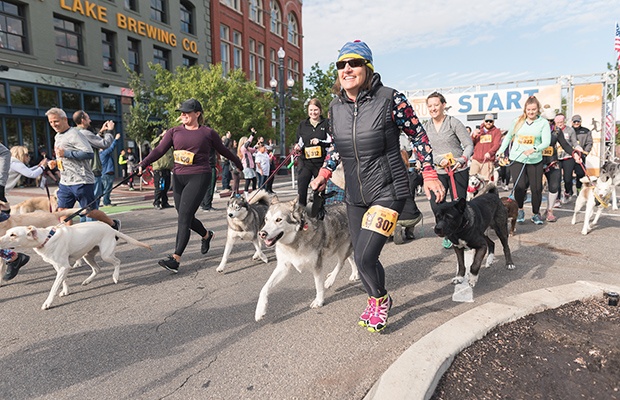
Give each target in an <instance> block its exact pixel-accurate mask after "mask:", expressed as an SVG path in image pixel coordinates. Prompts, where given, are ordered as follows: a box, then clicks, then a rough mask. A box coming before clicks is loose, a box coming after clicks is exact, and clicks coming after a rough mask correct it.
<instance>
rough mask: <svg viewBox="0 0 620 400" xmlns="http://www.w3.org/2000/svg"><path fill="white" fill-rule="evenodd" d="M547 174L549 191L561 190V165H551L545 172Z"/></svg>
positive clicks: (556, 191)
mask: <svg viewBox="0 0 620 400" xmlns="http://www.w3.org/2000/svg"><path fill="white" fill-rule="evenodd" d="M545 176H546V177H547V186H548V187H549V193H558V192H559V191H560V184H561V183H562V170H561V169H560V167H559V166H558V167H557V168H555V167H551V168H550V169H549V171H547V172H545Z"/></svg>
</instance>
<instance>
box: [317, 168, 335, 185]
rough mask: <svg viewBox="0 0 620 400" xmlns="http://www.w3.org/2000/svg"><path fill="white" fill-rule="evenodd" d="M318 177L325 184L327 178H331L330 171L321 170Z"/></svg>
mask: <svg viewBox="0 0 620 400" xmlns="http://www.w3.org/2000/svg"><path fill="white" fill-rule="evenodd" d="M319 176H322V177H323V178H325V181H326V182H327V181H328V180H329V178H331V177H332V171H330V170H328V169H327V168H321V169H320V170H319Z"/></svg>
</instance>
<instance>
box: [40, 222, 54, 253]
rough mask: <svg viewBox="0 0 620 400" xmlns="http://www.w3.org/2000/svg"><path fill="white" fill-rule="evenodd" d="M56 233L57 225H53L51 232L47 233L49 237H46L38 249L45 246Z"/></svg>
mask: <svg viewBox="0 0 620 400" xmlns="http://www.w3.org/2000/svg"><path fill="white" fill-rule="evenodd" d="M55 234H56V227H53V228H52V229H51V230H50V231H49V233H48V234H47V237H46V238H45V240H44V241H43V243H41V245H40V246H37V248H38V249H41V248H43V246H45V245H46V244H47V242H49V241H50V239H51V238H52V237H53V236H54V235H55Z"/></svg>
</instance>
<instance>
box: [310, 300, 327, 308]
mask: <svg viewBox="0 0 620 400" xmlns="http://www.w3.org/2000/svg"><path fill="white" fill-rule="evenodd" d="M323 301H324V300H323V299H314V301H313V302H312V303H310V308H319V307H323Z"/></svg>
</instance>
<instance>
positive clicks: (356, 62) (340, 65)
mask: <svg viewBox="0 0 620 400" xmlns="http://www.w3.org/2000/svg"><path fill="white" fill-rule="evenodd" d="M347 64H349V67H351V68H357V67H363V66H364V65H366V64H368V61H367V60H365V59H363V58H354V59H352V60H345V61H336V68H337V69H344V67H345V66H346V65H347Z"/></svg>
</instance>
